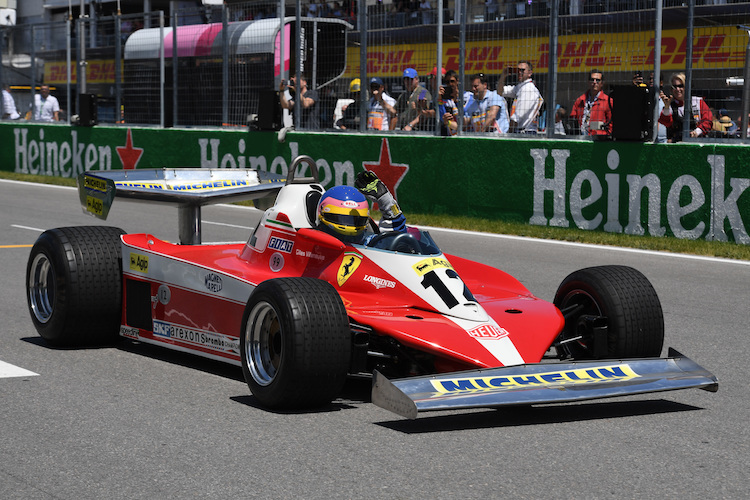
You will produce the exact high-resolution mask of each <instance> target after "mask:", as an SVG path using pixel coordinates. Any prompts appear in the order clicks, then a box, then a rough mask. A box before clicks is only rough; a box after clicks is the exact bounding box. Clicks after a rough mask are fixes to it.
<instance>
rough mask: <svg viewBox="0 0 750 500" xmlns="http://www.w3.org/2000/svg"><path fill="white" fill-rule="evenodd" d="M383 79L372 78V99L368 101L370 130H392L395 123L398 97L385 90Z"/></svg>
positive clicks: (368, 124)
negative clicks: (395, 97)
mask: <svg viewBox="0 0 750 500" xmlns="http://www.w3.org/2000/svg"><path fill="white" fill-rule="evenodd" d="M384 89H385V87H384V86H383V80H381V79H380V78H378V77H373V78H370V96H371V97H370V100H369V101H368V102H367V128H368V129H369V130H391V129H392V126H391V125H395V122H394V121H393V118H394V117H395V116H396V99H394V98H393V97H391V96H389V95H388V94H386V93H385V91H384Z"/></svg>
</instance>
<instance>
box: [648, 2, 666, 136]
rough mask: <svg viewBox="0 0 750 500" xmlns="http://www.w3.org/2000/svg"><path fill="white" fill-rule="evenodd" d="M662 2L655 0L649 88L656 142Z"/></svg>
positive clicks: (657, 134) (652, 134)
mask: <svg viewBox="0 0 750 500" xmlns="http://www.w3.org/2000/svg"><path fill="white" fill-rule="evenodd" d="M663 9H664V0H656V20H655V23H654V85H653V87H651V92H652V93H653V94H652V95H653V96H654V97H653V98H654V110H653V112H652V113H651V119H652V120H653V126H652V127H651V136H652V137H651V139H652V140H653V141H654V142H656V141H657V140H658V138H659V114H660V113H659V100H660V98H659V92H660V91H661V87H660V85H659V83H660V82H661V24H662V14H663V13H662V10H663Z"/></svg>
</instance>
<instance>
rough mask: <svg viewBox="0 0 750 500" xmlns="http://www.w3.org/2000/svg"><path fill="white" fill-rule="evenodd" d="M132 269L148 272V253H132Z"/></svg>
mask: <svg viewBox="0 0 750 500" xmlns="http://www.w3.org/2000/svg"><path fill="white" fill-rule="evenodd" d="M130 270H131V271H140V272H142V273H146V274H148V255H141V254H139V253H132V252H131V254H130Z"/></svg>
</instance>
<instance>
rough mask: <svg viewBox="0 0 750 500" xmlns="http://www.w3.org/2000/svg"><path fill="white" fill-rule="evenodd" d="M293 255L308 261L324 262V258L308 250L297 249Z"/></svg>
mask: <svg viewBox="0 0 750 500" xmlns="http://www.w3.org/2000/svg"><path fill="white" fill-rule="evenodd" d="M294 254H295V255H296V256H297V257H307V258H308V259H315V260H325V257H324V256H323V255H320V254H319V253H312V252H311V251H310V250H306V251H302V250H300V249H299V248H298V249H297V250H295V251H294Z"/></svg>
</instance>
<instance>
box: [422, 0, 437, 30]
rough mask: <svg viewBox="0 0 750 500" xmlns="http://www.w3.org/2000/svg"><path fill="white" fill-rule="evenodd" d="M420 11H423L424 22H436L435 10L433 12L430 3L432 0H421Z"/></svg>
mask: <svg viewBox="0 0 750 500" xmlns="http://www.w3.org/2000/svg"><path fill="white" fill-rule="evenodd" d="M419 11H420V12H421V13H422V24H433V23H434V21H433V19H432V14H433V12H432V5H430V0H420V2H419Z"/></svg>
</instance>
